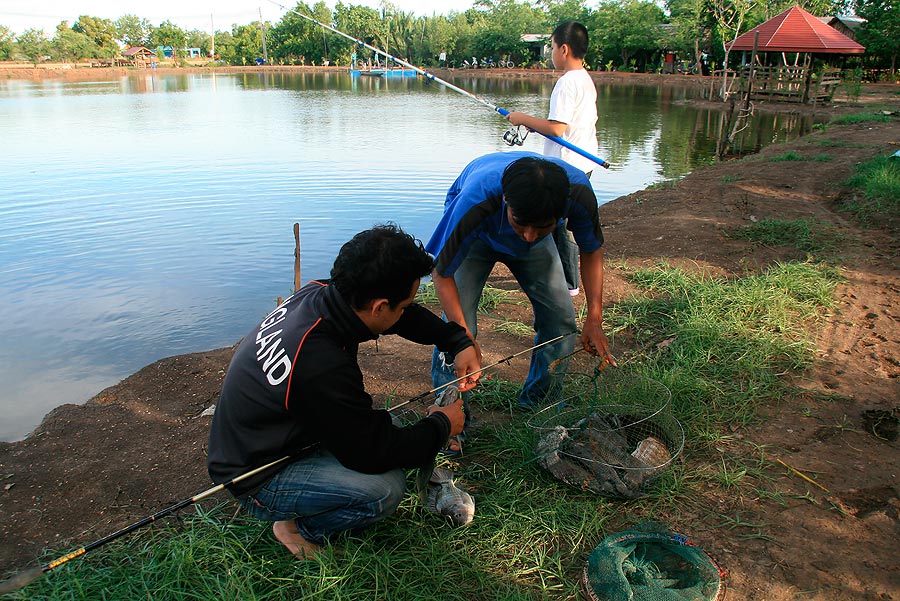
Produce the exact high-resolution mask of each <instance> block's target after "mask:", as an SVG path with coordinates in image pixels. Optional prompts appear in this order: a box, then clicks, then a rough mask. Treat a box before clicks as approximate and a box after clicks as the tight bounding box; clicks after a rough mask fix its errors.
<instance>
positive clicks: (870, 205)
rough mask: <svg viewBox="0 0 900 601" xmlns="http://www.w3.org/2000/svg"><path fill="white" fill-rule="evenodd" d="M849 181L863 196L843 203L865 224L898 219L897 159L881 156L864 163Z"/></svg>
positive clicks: (899, 173)
mask: <svg viewBox="0 0 900 601" xmlns="http://www.w3.org/2000/svg"><path fill="white" fill-rule="evenodd" d="M848 184H849V185H851V186H854V187H857V188H860V189H861V190H862V193H863V198H859V199H856V200H854V201H852V202H849V203H847V204H846V207H847V209H848V210H850V211H851V212H852V213H853V214H855V215H856V216H857V218H859V219H860V221H862V222H863V223H864V224H867V225H871V224H873V223H876V222H879V221H882V222H884V221H890V222H894V223H896V222H897V220H898V219H900V159H897V158H894V157H892V156H881V157H876V158H874V159H872V160H871V161H868V162H866V163H863V164H862V165H860V166H859V167H858V168H857V173H856V175H855V176H853V177H852V178H850V180H848Z"/></svg>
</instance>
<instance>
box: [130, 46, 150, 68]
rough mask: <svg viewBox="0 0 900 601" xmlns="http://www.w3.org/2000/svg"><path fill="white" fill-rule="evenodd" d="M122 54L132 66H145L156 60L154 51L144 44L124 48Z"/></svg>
mask: <svg viewBox="0 0 900 601" xmlns="http://www.w3.org/2000/svg"><path fill="white" fill-rule="evenodd" d="M122 56H123V57H125V60H126V61H127V62H128V63H129V64H131V65H132V66H134V67H146V66H147V65H148V64H153V63H155V62H156V53H155V52H153V51H152V50H150V49H149V48H145V47H144V46H133V47H131V48H129V49H127V50H124V51H122Z"/></svg>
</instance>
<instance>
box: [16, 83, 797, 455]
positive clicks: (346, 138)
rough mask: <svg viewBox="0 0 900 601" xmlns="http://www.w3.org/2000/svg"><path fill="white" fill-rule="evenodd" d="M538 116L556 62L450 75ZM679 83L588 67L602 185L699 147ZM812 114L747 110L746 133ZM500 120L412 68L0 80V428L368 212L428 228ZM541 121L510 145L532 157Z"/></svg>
mask: <svg viewBox="0 0 900 601" xmlns="http://www.w3.org/2000/svg"><path fill="white" fill-rule="evenodd" d="M453 83H455V84H456V85H458V86H460V87H462V88H464V89H467V90H470V91H472V93H474V94H476V95H478V96H480V97H483V98H484V99H485V100H487V101H488V102H491V103H493V104H496V105H499V106H503V107H504V108H507V109H509V110H520V111H524V112H528V113H531V114H537V115H541V114H546V112H547V110H548V105H549V95H550V91H551V89H552V86H553V80H552V79H549V78H548V79H541V80H537V81H532V80H526V79H508V80H500V79H497V80H487V79H485V80H480V79H475V78H471V77H465V76H462V77H458V78H455V79H453ZM692 93H693V92H692V91H691V90H687V89H677V88H665V87H661V86H659V87H657V86H650V87H641V86H631V85H616V84H607V83H602V84H601V85H600V86H599V89H598V111H599V114H600V122H599V132H598V136H599V141H600V153H599V154H600V156H602V157H604V158H607V159H609V160H611V161H612V162H613V163H614V167H613V168H612V169H610V170H609V171H605V170H599V171H598V172H597V173H596V174H595V175H594V177H593V178H592V184H593V186H594V188H595V190H596V192H597V195H598V197H599V198H600V199H601V200H602V201H607V200H611V199H613V198H616V197H618V196H621V195H623V194H627V193H629V192H632V191H634V190H637V189H640V188H643V187H645V186H647V185H648V184H650V183H653V182H656V181H660V180H662V179H667V178H673V177H680V176H682V175H684V174H685V173H687V172H689V171H690V170H691V169H693V168H694V167H695V166H696V165H698V164H701V163H704V162H706V161H708V160H709V158H710V156H711V155H712V153H713V152H714V150H715V140H716V138H717V136H718V133H719V131H720V130H721V127H722V120H721V114H720V113H719V112H718V111H716V110H715V109H712V108H706V109H697V108H694V107H692V106H690V105H687V104H685V103H683V102H681V101H683V100H685V99H688V98H690V97H691V94H692ZM810 125H811V124H810V123H809V122H808V121H805V120H803V119H801V118H799V117H797V116H795V115H789V116H785V115H780V116H777V117H773V116H762V115H760V116H758V117H756V119H755V121H754V122H753V124H752V126H751V127H750V128H749V129H748V130H747V131H746V132H744V135H743V136H742V138H741V139H740V140H739V142H738V144H740V145H741V147H742V148H745V149H746V148H753V149H755V148H758V147H759V146H761V145H765V144H769V143H772V142H777V141H783V140H786V139H789V138H790V137H792V136H795V135H797V133H796V132H797V131H798V130H803V129H804V128H808V127H809V126H810ZM506 127H507V124H506V121H505V120H503V119H502V118H501V117H499V116H498V115H497V114H496V113H494V112H493V111H491V110H489V109H488V108H487V107H485V106H483V105H482V104H479V103H478V102H475V101H473V100H471V99H468V98H465V97H463V96H461V95H459V94H457V93H456V92H453V91H451V90H448V89H447V88H446V87H444V86H441V85H438V84H430V85H429V84H426V83H425V81H424V80H422V79H421V78H351V77H350V75H349V74H347V73H314V72H276V71H265V72H260V73H256V72H254V73H241V74H165V75H159V74H156V73H135V74H133V75H129V76H127V77H114V78H110V79H105V80H102V81H96V82H67V81H61V80H49V81H40V82H34V81H16V80H5V81H0V138H2V139H3V141H4V147H5V148H6V149H8V152H11V150H9V149H14V152H15V154H14V155H11V156H14V159H12V160H7V161H3V162H2V163H0V181H2V182H3V186H2V188H0V257H2V261H0V341H2V342H0V389H2V390H3V391H4V393H3V397H2V398H0V414H2V415H3V419H2V420H0V439H6V440H9V439H16V438H20V437H22V436H24V435H25V434H26V433H27V432H28V431H30V430H31V429H32V428H33V427H34V426H35V425H36V424H37V423H38V422H39V421H40V419H41V417H42V416H43V414H44V413H46V412H47V411H48V410H49V409H51V408H53V407H55V406H58V405H60V404H63V403H69V402H83V401H84V400H86V399H87V398H88V397H89V396H91V395H92V394H95V393H97V392H99V391H100V390H101V389H102V388H104V387H106V386H109V385H111V384H113V383H115V382H116V381H117V380H119V379H121V378H123V377H125V376H127V375H129V374H130V373H133V372H134V371H136V370H137V369H139V368H141V367H143V366H145V365H147V364H149V363H151V362H152V361H154V360H156V359H159V358H162V357H166V356H170V355H173V354H178V353H185V352H193V351H202V350H207V349H211V348H217V347H220V346H225V345H230V344H233V343H234V342H235V341H236V340H237V339H238V338H239V337H240V336H241V335H243V334H244V333H246V331H247V330H248V329H249V328H250V327H251V326H252V324H253V323H255V322H256V321H257V320H258V319H259V317H261V316H262V315H264V314H265V313H267V312H268V311H269V310H271V307H272V304H273V303H274V300H275V298H276V297H278V296H285V295H286V294H288V293H289V292H290V287H291V285H292V279H293V270H292V265H293V235H292V232H291V225H292V224H293V223H294V222H295V221H296V222H300V223H301V232H302V238H303V273H304V276H305V278H313V277H323V276H326V275H327V273H328V269H329V267H330V263H331V260H332V258H333V256H334V255H335V253H336V252H337V250H338V248H339V247H340V245H341V244H342V243H343V242H344V241H346V240H347V239H348V238H349V237H350V236H351V235H352V234H353V233H355V232H357V231H359V230H361V229H364V228H367V227H370V226H371V225H372V224H374V223H379V222H384V221H389V220H392V221H396V222H398V223H399V224H401V225H402V226H403V227H404V228H406V229H407V230H408V231H410V232H412V233H413V234H415V235H417V236H419V237H427V236H428V235H429V233H430V231H431V229H432V228H433V227H434V225H435V224H436V223H437V220H438V218H439V217H440V212H441V207H442V205H443V198H444V193H445V191H446V189H447V187H448V186H449V185H450V184H451V183H452V181H453V179H454V178H455V177H456V175H457V174H458V173H459V171H460V170H461V169H462V168H463V167H464V166H465V164H466V163H468V162H469V161H470V160H471V159H472V158H474V157H476V156H479V155H481V154H484V153H487V152H493V151H500V150H505V149H507V148H508V147H507V146H506V145H505V144H504V143H503V142H502V140H501V135H502V133H503V131H504V130H505V129H506ZM542 147H543V141H542V140H541V138H540V136H538V135H536V134H532V135H531V136H529V138H528V140H527V141H526V143H525V146H523V148H524V149H525V150H533V151H537V152H540V150H541V149H542Z"/></svg>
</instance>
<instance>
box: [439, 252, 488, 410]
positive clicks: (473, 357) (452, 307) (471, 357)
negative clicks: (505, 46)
mask: <svg viewBox="0 0 900 601" xmlns="http://www.w3.org/2000/svg"><path fill="white" fill-rule="evenodd" d="M431 281H432V282H434V291H435V292H436V293H437V296H438V300H439V301H440V303H441V309H443V310H444V315H446V316H447V320H448V321H454V322H456V323H458V324H459V325H461V326H462V327H463V328H465V330H466V335H468V337H469V338H471V339H472V342H473V343H474V346H473V348H474V350H475V352H474V354H471V353H466V352H465V351H464V352H462V353H459V354H458V355H457V356H456V357H455V358H454V366H455V367H456V376H457V377H460V378H461V377H462V376H464V375H466V374H469V373H472V372H473V371H477V370H479V369H481V361H482V356H481V346H480V345H479V344H478V341H477V340H475V336H473V335H472V332H471V330H469V325H468V324H467V323H466V318H465V316H464V315H463V310H462V302H460V300H459V289H458V288H457V287H456V280H454V279H453V276H450V277H444V276H442V275H441V274H439V273H438V271H437V269H435V270H434V271H432V272H431ZM466 350H468V349H466ZM479 377H480V374H475V376H474V377H473V378H474V379H473V378H467V379H466V380H464V381H463V382H462V383H461V386H460V387H459V389H460V391H462V392H465V391H466V390H469V389H471V388H474V387H475V382H476V381H477V380H478V378H479ZM464 387H465V388H464Z"/></svg>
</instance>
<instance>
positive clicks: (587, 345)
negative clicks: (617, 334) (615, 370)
mask: <svg viewBox="0 0 900 601" xmlns="http://www.w3.org/2000/svg"><path fill="white" fill-rule="evenodd" d="M581 344H582V345H583V346H584V350H586V351H587V352H589V353H590V354H592V355H595V356H597V357H600V358H601V359H605V360H606V361H609V364H610V365H612V366H613V367H615V366H617V365H618V363H616V358H615V357H613V355H612V351H611V350H610V348H609V340H608V339H607V338H606V334H605V333H604V332H603V322H602V321H600V320H598V319H593V318H591V317H588V318H587V319H585V320H584V326H582V328H581Z"/></svg>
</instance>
